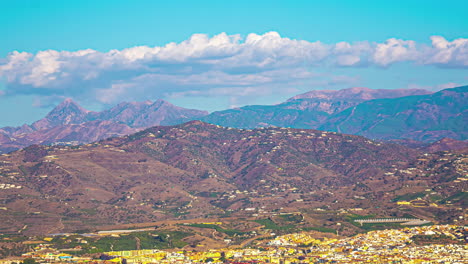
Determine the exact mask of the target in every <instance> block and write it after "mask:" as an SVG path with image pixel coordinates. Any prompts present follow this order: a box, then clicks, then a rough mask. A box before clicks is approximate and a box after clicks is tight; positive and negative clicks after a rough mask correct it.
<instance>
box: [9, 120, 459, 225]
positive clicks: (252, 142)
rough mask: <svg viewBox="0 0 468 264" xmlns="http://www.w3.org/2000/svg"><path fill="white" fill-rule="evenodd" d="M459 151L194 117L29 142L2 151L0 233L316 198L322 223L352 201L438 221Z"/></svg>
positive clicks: (284, 205)
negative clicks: (101, 136)
mask: <svg viewBox="0 0 468 264" xmlns="http://www.w3.org/2000/svg"><path fill="white" fill-rule="evenodd" d="M464 153H465V152H458V153H457V154H450V153H449V154H447V153H443V152H441V153H439V154H430V155H429V154H425V155H422V156H420V155H421V154H422V153H420V152H417V151H414V150H411V149H408V148H406V147H403V146H399V145H395V144H383V143H378V142H374V141H371V140H368V139H366V138H364V137H360V136H352V135H344V134H338V133H332V132H323V131H317V130H299V129H286V128H265V129H255V130H238V129H232V128H223V127H219V126H215V125H210V124H207V123H203V122H200V121H192V122H189V123H185V124H181V125H177V126H168V127H161V126H160V127H153V128H150V129H147V130H145V131H141V132H138V133H136V134H132V135H130V136H125V137H119V138H112V139H108V140H104V141H101V142H98V143H93V144H88V145H84V146H75V147H67V146H55V147H48V146H31V147H28V148H26V149H24V150H21V151H16V152H13V153H11V154H9V155H7V154H4V155H2V156H0V189H1V190H0V201H1V203H2V205H1V209H2V214H0V233H9V232H13V233H15V232H18V231H20V232H24V233H26V234H39V233H42V234H45V233H57V232H67V231H76V230H83V229H96V228H98V227H99V226H103V225H109V224H128V223H142V222H154V221H161V220H173V219H193V218H220V217H234V218H239V217H253V216H255V215H257V216H258V217H261V218H265V217H269V216H272V215H274V214H278V213H280V212H297V211H299V212H302V213H303V214H305V215H315V214H316V213H320V212H318V211H314V210H315V209H317V208H319V209H320V208H321V210H323V209H327V210H328V212H329V215H330V214H331V216H328V217H327V218H323V217H320V216H310V217H312V218H311V219H316V220H314V221H312V220H311V221H312V222H310V225H313V226H319V227H323V226H324V225H325V226H326V225H329V224H331V223H332V222H333V221H332V220H327V219H329V218H330V217H332V218H333V215H336V214H338V213H339V212H341V211H342V210H346V211H348V210H350V209H352V208H361V209H360V210H364V211H362V212H364V213H368V214H379V215H383V216H391V215H403V214H406V213H408V212H413V213H414V214H416V215H420V217H423V216H424V217H425V218H429V219H432V221H442V222H445V221H449V219H451V217H453V216H454V215H456V214H458V211H456V209H454V208H451V207H446V206H445V205H442V203H444V201H445V203H446V202H447V201H450V202H451V203H452V204H454V205H455V204H459V203H460V202H461V200H460V195H462V194H463V192H462V191H463V188H464V187H463V186H462V185H459V183H457V182H456V181H458V182H460V180H457V179H458V178H460V177H464V176H463V173H464V172H463V171H465V172H466V171H467V170H468V169H467V168H466V156H465V154H464ZM441 155H442V156H443V157H444V159H442V156H441ZM429 172H430V173H429ZM455 186H456V187H455ZM408 187H409V188H408ZM449 187H450V188H449ZM427 189H430V190H432V191H431V192H433V193H436V194H437V196H434V197H438V198H434V199H435V200H434V201H439V200H440V201H441V206H440V207H434V208H428V209H427V210H422V209H418V208H416V209H412V208H407V209H405V211H400V209H399V208H400V207H399V206H398V205H396V203H395V202H392V199H396V198H398V197H404V195H408V194H413V193H416V196H417V197H425V195H429V193H430V192H427V194H426V193H425V190H427ZM431 195H433V194H431ZM410 196H411V195H410ZM411 197H412V196H411ZM428 197H429V196H428ZM451 197H452V198H451ZM462 197H463V196H462ZM398 199H401V198H398ZM427 199H429V198H427ZM457 199H458V200H457ZM314 208H315V209H314ZM378 208H385V210H384V211H382V210H381V209H378ZM421 210H422V211H421ZM441 210H442V211H444V212H445V213H444V214H440V212H441ZM315 217H318V218H315ZM350 228H351V229H350V230H354V229H355V227H353V226H352V225H350ZM349 232H351V231H349Z"/></svg>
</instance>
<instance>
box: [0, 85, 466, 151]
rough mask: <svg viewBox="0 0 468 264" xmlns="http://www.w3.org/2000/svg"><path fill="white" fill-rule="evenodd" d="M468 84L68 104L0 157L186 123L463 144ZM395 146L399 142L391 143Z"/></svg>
mask: <svg viewBox="0 0 468 264" xmlns="http://www.w3.org/2000/svg"><path fill="white" fill-rule="evenodd" d="M467 91H468V86H463V87H458V88H453V89H446V90H443V91H440V92H437V93H431V92H429V91H426V90H421V89H396V90H388V89H369V88H361V87H356V88H349V89H343V90H337V91H334V90H333V91H331V90H321V91H310V92H307V93H304V94H300V95H297V96H294V97H292V98H290V99H288V100H287V101H286V102H284V103H281V104H277V105H252V106H245V107H241V108H235V109H228V110H224V111H216V112H213V113H211V114H209V113H208V112H206V111H200V110H194V109H186V108H182V107H178V106H175V105H172V104H170V103H169V102H167V101H164V100H157V101H155V102H151V101H146V102H124V103H120V104H118V105H116V106H115V107H113V108H110V109H108V110H104V111H102V112H93V111H88V110H85V109H83V108H82V107H80V106H79V105H78V104H77V103H75V102H73V101H72V100H71V99H66V100H65V101H64V102H62V103H61V104H60V105H58V106H57V107H56V108H54V109H53V110H52V111H51V112H50V113H49V114H47V116H46V117H44V118H43V119H41V120H38V121H36V122H34V123H33V124H31V125H26V124H25V125H23V126H20V127H4V128H0V153H7V152H10V151H13V150H17V149H20V148H23V147H27V146H30V145H33V144H43V145H49V144H62V145H77V144H83V143H89V142H94V141H97V140H101V139H105V138H109V137H115V136H122V135H128V134H131V133H135V132H137V131H140V130H142V129H145V128H148V127H151V126H155V125H175V124H181V123H184V122H187V121H190V120H201V121H204V122H207V123H212V124H216V125H221V126H225V127H233V128H244V129H250V128H259V127H269V126H278V127H291V128H307V129H320V130H326V131H335V132H343V133H348V134H356V135H363V136H366V137H369V138H372V139H377V140H417V141H422V142H426V143H431V142H434V141H437V140H440V139H442V138H452V139H456V140H466V139H467V136H468V135H467V130H468V129H467V123H468V121H467V120H468V116H467V105H468V97H467ZM395 142H396V141H395Z"/></svg>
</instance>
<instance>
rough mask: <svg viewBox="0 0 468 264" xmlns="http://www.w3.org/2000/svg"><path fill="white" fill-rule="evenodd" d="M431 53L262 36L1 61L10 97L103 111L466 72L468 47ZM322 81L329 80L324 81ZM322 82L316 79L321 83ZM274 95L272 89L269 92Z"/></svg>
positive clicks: (438, 43) (437, 43) (438, 47)
mask: <svg viewBox="0 0 468 264" xmlns="http://www.w3.org/2000/svg"><path fill="white" fill-rule="evenodd" d="M431 40H432V45H431V46H428V45H424V44H418V43H416V42H414V41H411V40H401V39H395V38H391V39H388V40H387V41H385V42H383V43H371V42H368V41H363V42H356V43H348V42H339V43H336V44H325V43H322V42H320V41H316V42H309V41H305V40H294V39H289V38H285V37H281V36H280V35H279V34H278V33H277V32H268V33H265V34H263V35H258V34H254V33H252V34H249V35H248V36H247V37H245V38H242V37H241V36H240V35H227V34H226V33H221V34H219V35H216V36H213V37H209V36H208V35H205V34H194V35H192V36H191V37H190V38H189V39H187V40H185V41H182V42H180V43H169V44H167V45H165V46H161V47H148V46H138V47H132V48H127V49H123V50H111V51H109V52H98V51H95V50H91V49H86V50H79V51H75V52H69V51H55V50H46V51H40V52H38V53H36V54H31V53H26V52H17V51H14V52H12V53H10V54H9V55H8V56H7V57H6V58H4V59H0V78H2V79H3V80H4V82H5V86H6V89H5V91H4V93H5V94H6V95H14V94H32V95H39V96H49V97H50V96H52V97H53V96H56V97H63V96H70V97H79V96H87V98H91V97H94V98H97V100H98V101H100V102H102V103H114V102H117V101H121V100H130V99H132V100H134V99H138V96H140V98H141V97H143V96H147V97H148V96H149V97H152V98H156V97H161V96H164V95H166V96H167V95H181V94H184V95H187V96H189V95H195V94H197V95H207V96H209V95H212V94H231V95H232V96H239V95H240V96H247V95H251V94H256V93H255V90H258V92H257V94H264V93H267V92H269V93H273V92H277V91H279V90H280V87H281V89H284V88H285V87H291V86H294V85H296V84H298V83H325V84H330V83H334V82H337V81H341V82H348V83H352V82H356V78H354V77H346V76H345V78H343V77H340V76H328V77H329V80H323V79H321V77H320V76H319V77H320V78H318V76H317V74H316V73H314V69H315V68H319V67H320V68H321V67H372V66H376V67H389V66H390V65H392V64H393V63H398V62H404V61H406V62H414V63H416V64H417V65H435V66H439V67H454V68H466V67H468V39H456V40H453V41H447V40H446V39H444V38H443V37H440V36H433V37H431ZM322 77H323V76H322ZM317 78H318V79H317ZM268 87H273V88H268Z"/></svg>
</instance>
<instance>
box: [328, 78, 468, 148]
mask: <svg viewBox="0 0 468 264" xmlns="http://www.w3.org/2000/svg"><path fill="white" fill-rule="evenodd" d="M319 129H323V130H327V131H336V132H340V133H348V134H355V135H361V136H365V137H368V138H373V139H381V140H390V139H397V138H406V139H413V140H418V141H425V142H432V141H436V140H439V139H441V138H444V137H449V138H453V139H456V140H466V139H468V86H462V87H457V88H451V89H445V90H442V91H439V92H437V93H434V94H428V95H416V96H406V97H400V98H394V99H376V100H370V101H366V102H363V103H361V104H359V105H356V106H354V107H352V108H348V109H346V110H344V111H342V112H339V113H337V114H335V115H333V116H331V117H330V118H328V120H327V121H326V122H325V123H324V124H323V125H321V126H320V127H319Z"/></svg>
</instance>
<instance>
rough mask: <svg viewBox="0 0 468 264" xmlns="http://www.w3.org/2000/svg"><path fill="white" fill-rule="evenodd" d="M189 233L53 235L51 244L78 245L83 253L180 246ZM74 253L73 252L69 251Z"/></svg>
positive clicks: (58, 246)
mask: <svg viewBox="0 0 468 264" xmlns="http://www.w3.org/2000/svg"><path fill="white" fill-rule="evenodd" d="M189 235H191V234H190V233H186V232H180V231H170V232H138V233H131V234H125V235H119V236H117V237H114V236H105V237H83V236H79V235H75V236H69V237H63V236H61V237H54V238H53V240H52V241H51V244H54V245H55V246H56V247H57V248H58V249H68V248H75V247H77V246H80V247H81V248H82V250H81V251H79V252H77V253H79V254H83V253H101V252H106V251H119V250H136V249H137V244H139V245H140V249H153V248H156V249H168V248H181V247H184V246H186V245H187V243H185V242H184V241H182V239H183V238H185V237H187V236H189ZM70 253H72V254H73V253H74V252H70Z"/></svg>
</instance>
